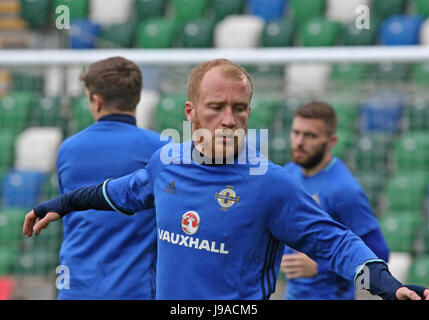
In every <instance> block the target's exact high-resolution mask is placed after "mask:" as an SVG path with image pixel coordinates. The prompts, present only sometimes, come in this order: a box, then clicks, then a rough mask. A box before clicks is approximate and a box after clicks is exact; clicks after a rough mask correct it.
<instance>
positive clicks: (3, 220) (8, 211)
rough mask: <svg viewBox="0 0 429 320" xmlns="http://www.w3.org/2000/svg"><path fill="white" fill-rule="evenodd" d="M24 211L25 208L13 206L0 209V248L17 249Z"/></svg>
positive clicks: (20, 238)
mask: <svg viewBox="0 0 429 320" xmlns="http://www.w3.org/2000/svg"><path fill="white" fill-rule="evenodd" d="M26 213H27V211H26V210H22V209H14V208H3V209H1V210H0V248H9V249H13V250H17V249H19V245H20V243H21V240H22V222H23V221H24V217H25V215H26Z"/></svg>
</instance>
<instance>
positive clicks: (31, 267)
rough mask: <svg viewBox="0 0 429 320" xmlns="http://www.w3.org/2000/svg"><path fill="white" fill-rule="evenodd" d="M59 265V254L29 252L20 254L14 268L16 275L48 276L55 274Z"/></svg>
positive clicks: (42, 250) (41, 251)
mask: <svg viewBox="0 0 429 320" xmlns="http://www.w3.org/2000/svg"><path fill="white" fill-rule="evenodd" d="M58 265H59V262H58V252H53V250H52V251H46V249H44V248H41V249H38V250H27V251H23V252H20V254H19V258H18V261H17V262H16V263H15V266H14V273H15V274H18V275H33V276H34V275H48V274H53V273H54V272H55V268H56V267H57V266H58Z"/></svg>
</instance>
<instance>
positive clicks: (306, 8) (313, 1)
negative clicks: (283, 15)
mask: <svg viewBox="0 0 429 320" xmlns="http://www.w3.org/2000/svg"><path fill="white" fill-rule="evenodd" d="M325 1H326V0H290V10H291V11H292V16H293V19H294V20H295V21H296V23H300V24H301V23H305V22H306V21H307V20H308V19H311V18H315V17H316V18H317V17H322V16H324V14H325V8H326V3H325Z"/></svg>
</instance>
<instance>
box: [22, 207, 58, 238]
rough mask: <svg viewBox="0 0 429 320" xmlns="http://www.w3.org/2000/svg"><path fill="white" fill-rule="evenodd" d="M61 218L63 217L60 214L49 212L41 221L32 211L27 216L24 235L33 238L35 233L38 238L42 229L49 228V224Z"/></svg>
mask: <svg viewBox="0 0 429 320" xmlns="http://www.w3.org/2000/svg"><path fill="white" fill-rule="evenodd" d="M60 218H61V216H60V215H59V214H58V213H56V212H48V213H47V214H46V215H45V217H44V218H42V219H39V218H38V217H37V216H36V214H35V213H34V210H31V211H30V212H29V213H27V215H26V216H25V221H24V228H23V233H24V235H26V236H27V237H31V236H32V235H33V231H34V234H35V235H36V236H38V235H39V233H40V231H41V230H42V229H46V228H47V227H48V225H49V223H51V222H52V221H55V220H58V219H60ZM37 220H38V221H37Z"/></svg>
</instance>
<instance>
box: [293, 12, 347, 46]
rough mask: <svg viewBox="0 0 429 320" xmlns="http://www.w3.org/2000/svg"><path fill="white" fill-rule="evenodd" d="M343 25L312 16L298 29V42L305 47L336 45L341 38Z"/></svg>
mask: <svg viewBox="0 0 429 320" xmlns="http://www.w3.org/2000/svg"><path fill="white" fill-rule="evenodd" d="M340 34H341V25H340V24H339V23H337V22H334V21H330V20H326V19H325V18H312V19H309V20H308V21H307V22H306V23H303V24H302V25H301V27H300V29H299V31H298V44H299V45H302V46H304V47H326V46H334V45H336V44H337V43H338V42H339V40H340Z"/></svg>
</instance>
